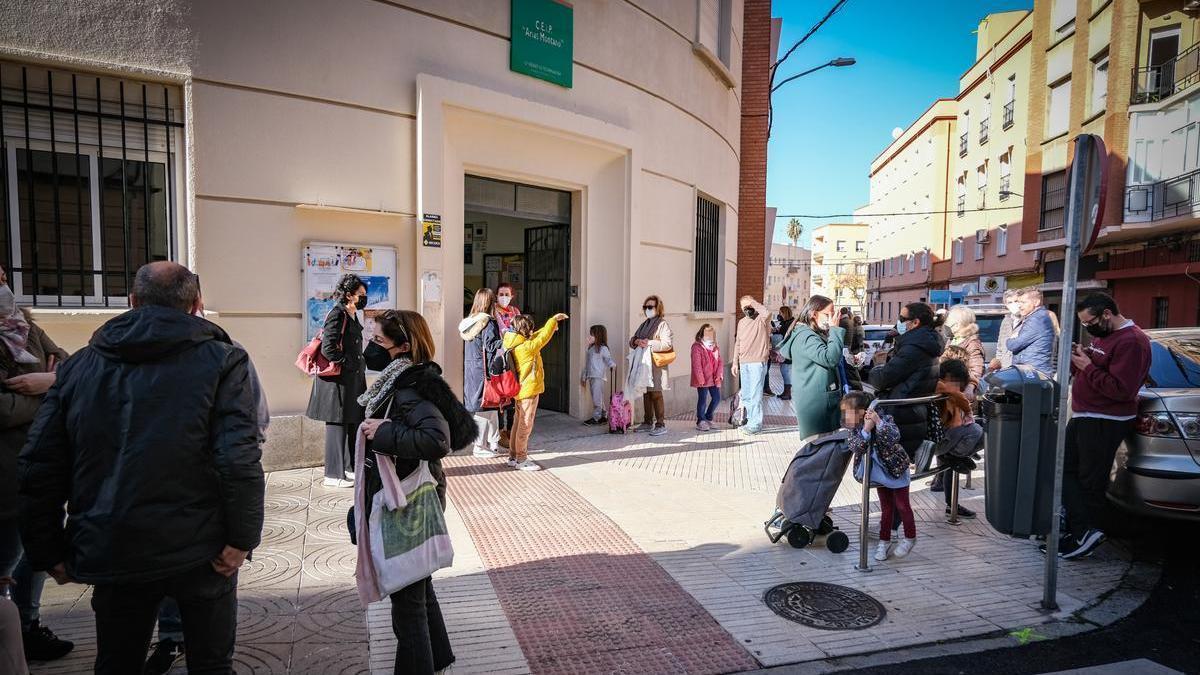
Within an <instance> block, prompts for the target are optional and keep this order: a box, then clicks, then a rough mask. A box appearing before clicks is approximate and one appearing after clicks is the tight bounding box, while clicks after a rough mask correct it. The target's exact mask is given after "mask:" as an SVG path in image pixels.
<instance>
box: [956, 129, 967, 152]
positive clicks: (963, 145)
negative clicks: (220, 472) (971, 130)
mask: <svg viewBox="0 0 1200 675" xmlns="http://www.w3.org/2000/svg"><path fill="white" fill-rule="evenodd" d="M958 156H959V157H966V156H967V134H966V133H965V132H964V133H963V135H962V136H959V137H958Z"/></svg>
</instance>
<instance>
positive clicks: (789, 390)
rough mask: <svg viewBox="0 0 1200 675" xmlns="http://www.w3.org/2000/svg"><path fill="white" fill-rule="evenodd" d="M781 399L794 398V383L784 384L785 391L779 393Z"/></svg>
mask: <svg viewBox="0 0 1200 675" xmlns="http://www.w3.org/2000/svg"><path fill="white" fill-rule="evenodd" d="M779 400H780V401H790V400H792V385H790V384H785V385H783V393H782V394H780V395H779Z"/></svg>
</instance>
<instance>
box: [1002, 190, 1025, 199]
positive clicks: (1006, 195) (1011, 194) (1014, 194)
mask: <svg viewBox="0 0 1200 675" xmlns="http://www.w3.org/2000/svg"><path fill="white" fill-rule="evenodd" d="M1009 197H1021V198H1024V197H1025V195H1023V194H1021V193H1020V192H1013V191H1012V190H1001V191H1000V198H1001V199H1007V198H1009Z"/></svg>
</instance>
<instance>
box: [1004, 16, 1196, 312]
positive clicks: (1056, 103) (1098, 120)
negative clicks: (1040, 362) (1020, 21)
mask: <svg viewBox="0 0 1200 675" xmlns="http://www.w3.org/2000/svg"><path fill="white" fill-rule="evenodd" d="M1162 4H1163V3H1162V2H1156V3H1145V4H1143V3H1140V2H1138V1H1137V0H1037V1H1036V2H1035V3H1034V10H1033V41H1032V59H1031V66H1030V73H1029V128H1028V131H1027V140H1026V144H1027V147H1026V160H1025V189H1024V195H1025V197H1024V200H1025V201H1024V206H1025V209H1024V213H1023V221H1022V227H1021V233H1022V238H1021V248H1022V249H1023V250H1025V251H1032V252H1034V253H1035V254H1036V255H1038V256H1039V257H1040V258H1041V260H1040V264H1041V268H1042V270H1043V273H1044V275H1045V280H1044V283H1043V284H1042V290H1043V292H1044V293H1045V294H1046V300H1047V304H1048V305H1049V306H1050V307H1051V309H1054V310H1058V309H1059V307H1058V306H1059V304H1060V298H1061V293H1062V278H1063V266H1064V262H1063V255H1064V254H1063V247H1064V244H1065V240H1064V231H1063V226H1064V222H1065V216H1066V196H1067V190H1066V188H1067V176H1068V171H1069V169H1070V163H1071V159H1072V155H1073V153H1074V139H1075V137H1077V136H1078V135H1079V134H1082V133H1090V134H1095V135H1097V136H1100V137H1102V138H1103V139H1104V144H1105V146H1106V148H1107V151H1108V167H1107V170H1108V174H1107V185H1106V187H1107V192H1106V199H1105V204H1104V217H1103V222H1102V230H1101V233H1100V246H1099V247H1098V248H1097V250H1096V251H1095V252H1093V253H1091V254H1090V255H1087V256H1084V257H1083V258H1082V259H1081V260H1080V266H1079V280H1078V282H1077V290H1078V291H1079V292H1080V293H1084V292H1086V291H1088V290H1089V289H1101V288H1105V287H1106V286H1107V283H1106V281H1105V280H1104V278H1103V273H1104V272H1105V271H1106V270H1107V269H1108V266H1109V261H1110V254H1109V253H1107V252H1105V248H1106V247H1107V246H1108V245H1110V244H1111V243H1112V242H1113V236H1114V235H1116V234H1117V233H1119V232H1120V230H1121V229H1122V223H1123V221H1124V219H1125V209H1124V202H1125V199H1126V193H1125V178H1126V167H1127V166H1128V163H1129V128H1130V116H1129V104H1130V93H1131V92H1132V79H1133V77H1132V74H1133V70H1134V67H1135V66H1136V64H1137V63H1138V30H1139V26H1140V25H1141V20H1140V16H1141V14H1142V8H1143V7H1149V6H1151V5H1162ZM1183 4H1184V3H1183V2H1182V1H1181V2H1177V3H1174V5H1175V6H1176V7H1182V5H1183ZM1118 238H1119V237H1118ZM1130 310H1131V311H1132V310H1133V308H1130Z"/></svg>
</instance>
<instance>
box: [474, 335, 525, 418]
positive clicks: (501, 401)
mask: <svg viewBox="0 0 1200 675" xmlns="http://www.w3.org/2000/svg"><path fill="white" fill-rule="evenodd" d="M510 354H511V352H509V350H507V349H506V350H504V353H503V354H502V355H501V356H502V357H503V359H504V364H505V366H504V370H503V372H501V373H500V374H499V375H492V374H491V373H489V372H488V367H487V357H486V356H485V355H483V350H482V349H481V350H480V358H482V359H483V400H482V401H481V402H480V405H482V406H483V407H484V408H502V407H504V406H505V405H506V404H507V403H508V402H509V401H511V400H513V399H514V398H516V397H517V394H518V393H520V391H521V383H520V382H519V381H517V374H516V373H515V372H513V369H512V368H511V367H510V366H509V360H510V359H509V356H510Z"/></svg>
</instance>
